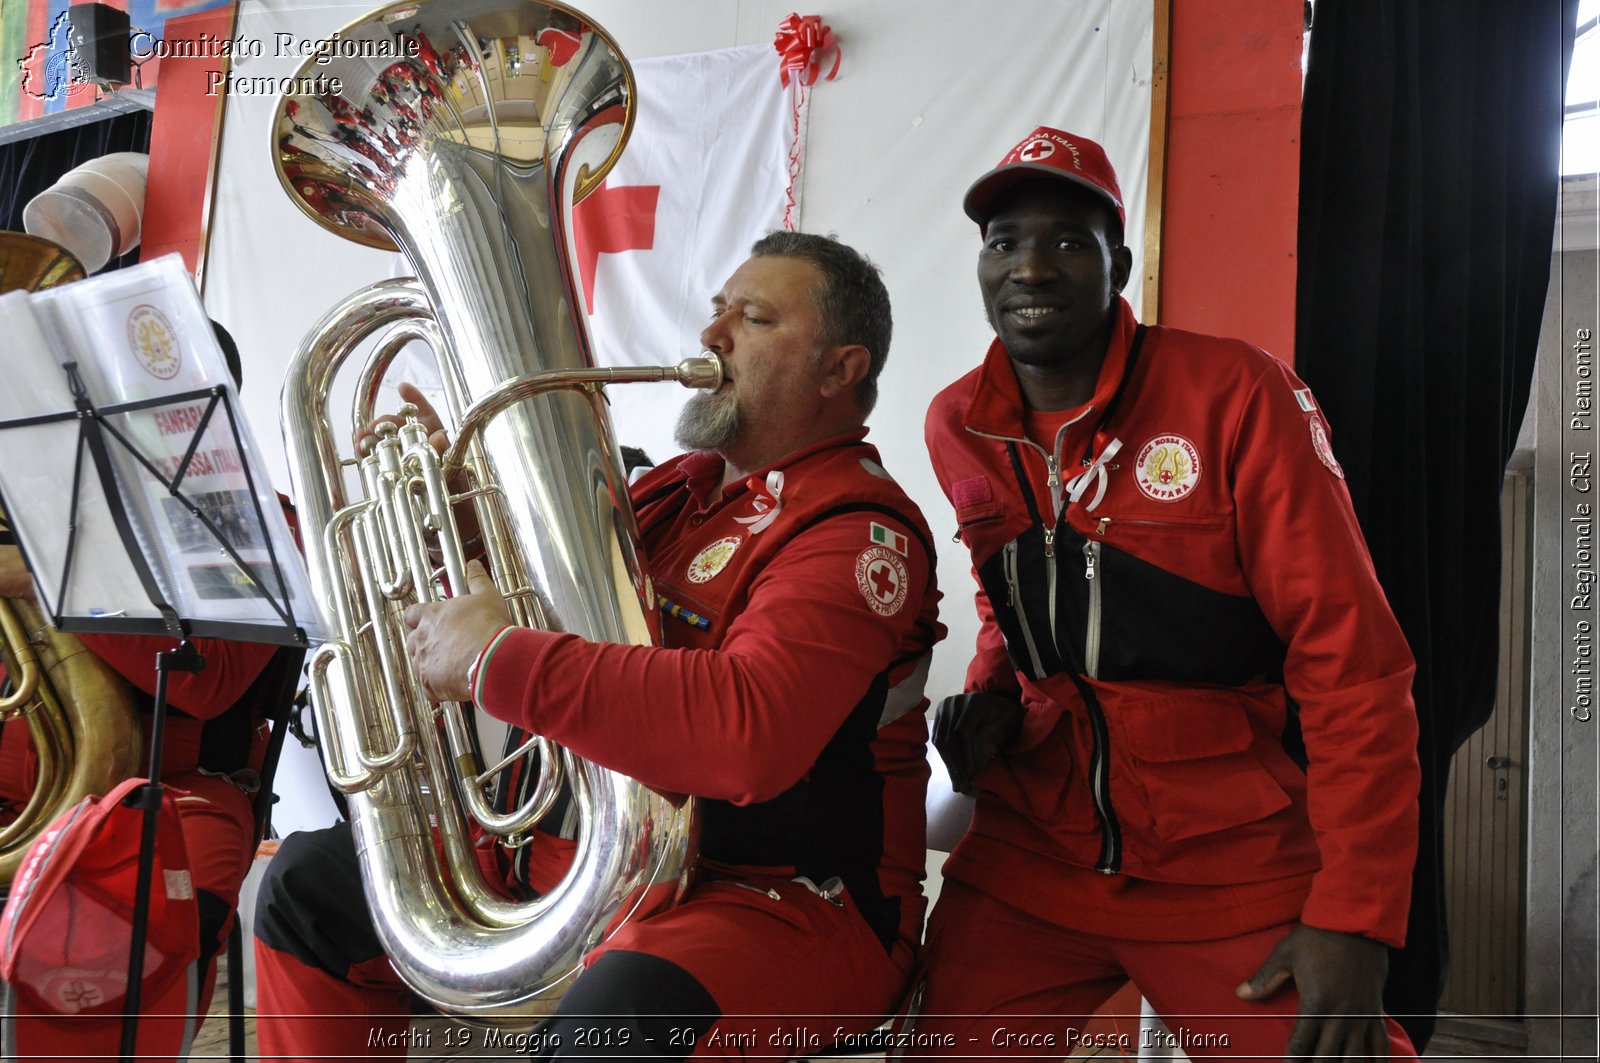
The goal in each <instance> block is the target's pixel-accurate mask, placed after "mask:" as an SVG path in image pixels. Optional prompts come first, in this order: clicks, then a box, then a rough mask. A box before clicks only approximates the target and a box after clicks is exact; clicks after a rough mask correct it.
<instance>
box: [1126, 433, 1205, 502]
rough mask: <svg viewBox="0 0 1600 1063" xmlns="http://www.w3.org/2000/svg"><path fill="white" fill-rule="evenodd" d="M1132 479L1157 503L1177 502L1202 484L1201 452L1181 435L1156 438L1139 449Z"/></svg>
mask: <svg viewBox="0 0 1600 1063" xmlns="http://www.w3.org/2000/svg"><path fill="white" fill-rule="evenodd" d="M1133 478H1134V480H1135V482H1137V483H1138V485H1139V490H1141V491H1143V492H1144V493H1145V494H1146V495H1148V496H1149V497H1151V498H1153V499H1155V500H1156V501H1157V502H1176V501H1177V500H1178V499H1180V498H1182V497H1184V496H1185V495H1187V494H1188V493H1189V492H1191V491H1193V490H1194V488H1195V485H1196V484H1198V483H1199V482H1200V452H1199V451H1198V450H1196V449H1195V446H1194V444H1193V443H1191V442H1189V440H1187V439H1185V438H1183V437H1182V436H1173V435H1165V436H1156V437H1155V438H1154V439H1152V440H1150V442H1148V443H1146V444H1145V445H1144V446H1142V447H1140V448H1139V457H1138V460H1137V461H1135V462H1134V466H1133Z"/></svg>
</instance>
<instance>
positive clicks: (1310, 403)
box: [1294, 388, 1317, 413]
mask: <svg viewBox="0 0 1600 1063" xmlns="http://www.w3.org/2000/svg"><path fill="white" fill-rule="evenodd" d="M1294 401H1296V402H1298V403H1299V404H1300V409H1302V410H1304V411H1305V412H1306V413H1316V412H1317V400H1316V399H1314V398H1312V397H1311V389H1310V388H1296V389H1295V392H1294Z"/></svg>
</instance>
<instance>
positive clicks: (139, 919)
mask: <svg viewBox="0 0 1600 1063" xmlns="http://www.w3.org/2000/svg"><path fill="white" fill-rule="evenodd" d="M125 272H127V271H125ZM165 272H166V273H167V274H170V273H171V268H170V264H169V265H168V266H167V267H166V269H165ZM169 282H170V277H167V278H164V279H161V280H160V281H159V284H163V285H164V284H167V283H169ZM80 283H82V284H93V283H95V282H80ZM74 287H76V286H74ZM146 294H147V293H146ZM168 294H169V295H170V293H168ZM187 297H188V298H189V299H190V300H192V301H193V303H194V307H195V308H198V298H197V297H195V296H194V294H193V288H192V287H187ZM7 298H10V297H7ZM182 298H183V297H182V295H181V293H180V296H179V301H180V303H181V302H182ZM16 305H17V304H16V303H15V302H12V303H10V304H8V308H14V307H16ZM179 309H180V310H184V311H187V310H188V309H189V308H188V307H184V306H180V307H179ZM200 313H201V320H205V319H204V316H203V311H201V312H200ZM24 316H25V315H24ZM18 320H19V319H18V318H15V317H13V319H12V320H11V322H10V323H11V324H16V323H17V321H18ZM23 323H24V324H27V322H26V321H24V322H23ZM46 327H47V330H48V331H54V332H55V333H56V335H55V336H54V337H53V342H51V343H50V346H51V347H53V348H55V349H57V350H61V349H69V350H78V349H81V347H82V344H76V345H75V344H73V343H71V342H70V341H63V339H62V337H61V334H60V331H59V330H56V329H48V325H47V326H46ZM39 335H41V336H42V335H44V332H40V333H39ZM206 335H207V337H208V338H209V336H210V332H209V321H207V333H206ZM212 342H213V343H214V341H212ZM37 346H38V344H37V343H35V347H37ZM212 354H213V355H214V356H215V357H216V358H217V359H218V360H219V361H220V354H217V353H216V352H215V348H214V346H213V347H212ZM81 370H82V367H81V365H80V363H79V362H78V361H76V360H74V361H66V362H62V363H60V371H62V372H64V374H65V378H66V392H67V394H68V395H70V398H71V406H70V408H68V409H55V410H50V411H48V412H43V413H37V414H32V415H28V416H20V417H18V416H13V417H11V418H9V419H5V420H0V436H3V435H4V434H5V433H8V432H28V431H32V432H34V433H36V434H35V435H34V437H33V438H34V440H35V441H39V440H43V439H44V438H46V436H48V435H49V434H50V433H51V432H52V431H53V432H55V433H57V435H56V439H57V441H59V439H60V436H59V433H60V431H61V430H63V429H66V430H68V431H70V426H71V424H72V423H73V422H76V424H77V432H76V437H75V446H74V447H73V452H72V458H71V466H72V469H71V476H70V485H71V486H70V496H69V508H68V510H67V518H66V524H67V529H68V530H67V535H66V539H65V542H64V544H62V548H60V549H56V544H57V543H59V541H60V528H59V525H57V526H54V527H44V526H41V525H40V523H38V522H39V521H42V520H43V519H45V517H49V518H51V522H52V523H54V522H55V521H56V520H57V519H58V518H56V517H54V516H53V515H51V514H45V515H44V516H41V515H40V514H38V513H36V512H35V507H31V506H24V507H22V508H21V509H19V508H18V507H16V506H7V507H6V511H7V516H8V519H9V521H10V524H11V527H12V529H13V530H14V531H15V532H16V534H17V542H18V546H19V548H21V550H22V552H23V556H24V560H26V561H28V562H29V569H30V571H31V572H32V573H33V574H34V577H35V582H36V585H37V589H38V592H39V600H40V604H41V607H42V608H43V609H44V611H45V612H46V613H47V614H48V615H49V616H50V619H51V622H52V623H54V624H55V625H56V627H57V628H58V629H60V630H62V631H72V632H101V633H108V634H146V635H151V634H153V635H161V634H166V635H171V636H172V637H173V638H175V639H176V640H177V641H178V645H177V646H176V647H175V648H174V649H171V650H165V651H162V652H159V653H157V655H156V662H155V663H156V683H155V702H154V707H153V717H152V724H151V733H150V755H149V778H148V780H147V781H146V782H145V784H144V785H143V786H141V787H138V788H137V789H135V790H134V791H133V793H132V794H131V795H130V796H129V798H128V799H127V802H126V803H127V804H128V805H129V806H130V807H134V808H138V809H140V811H141V812H142V823H141V827H142V831H141V841H140V850H139V864H138V868H137V877H136V885H135V896H134V912H133V920H132V926H131V935H132V937H131V941H130V948H129V958H128V982H127V987H126V990H125V1001H126V1009H127V1010H126V1013H125V1015H124V1017H123V1028H122V1058H123V1059H124V1060H129V1061H131V1060H132V1059H133V1058H134V1053H135V1051H136V1048H137V1035H138V1034H137V1032H138V1021H139V1007H140V998H141V993H142V981H143V972H144V947H145V941H146V936H147V932H148V919H149V904H150V893H151V884H152V878H153V869H154V846H155V838H156V828H157V825H158V813H159V811H160V808H161V804H162V795H163V790H164V787H163V785H162V783H161V756H162V742H163V737H164V731H165V721H166V711H167V682H168V678H169V675H170V673H171V672H173V671H199V670H200V669H201V668H202V667H204V664H205V661H204V658H203V657H202V656H201V654H200V653H199V652H198V651H197V650H196V648H195V646H194V645H193V643H192V642H190V638H191V636H197V635H198V636H208V637H216V638H228V639H234V640H237V641H244V642H264V643H270V644H275V645H288V646H299V647H304V646H306V645H307V643H308V638H309V636H308V630H307V629H308V627H310V626H311V625H310V624H309V623H308V622H307V621H305V620H304V619H302V618H299V617H297V616H296V613H295V604H294V603H295V601H296V600H298V601H300V602H309V600H310V599H309V595H308V593H306V589H305V588H306V580H305V575H304V572H303V570H302V569H300V568H298V567H297V566H298V563H299V555H298V554H297V553H295V551H294V547H293V543H292V540H290V539H289V538H288V535H287V529H286V526H285V524H284V521H283V516H282V513H281V512H277V511H276V510H274V511H270V512H269V511H268V510H267V509H265V508H264V507H263V504H262V496H263V495H264V494H267V493H266V492H265V491H264V490H263V489H262V486H261V485H262V484H263V483H264V481H262V480H260V479H259V478H258V477H257V475H256V472H255V470H254V468H253V467H252V465H253V462H252V460H251V457H250V455H251V450H252V448H251V446H250V445H249V441H248V438H249V437H248V431H247V430H246V428H245V426H244V425H243V424H241V422H240V419H239V417H238V414H237V410H236V405H235V401H234V398H233V395H232V393H231V388H230V387H228V386H225V385H214V386H210V387H203V388H197V389H196V388H191V389H188V390H179V391H175V392H174V393H171V394H165V395H160V396H157V397H153V398H145V399H139V400H134V401H127V402H112V403H107V404H104V405H100V406H97V405H96V404H95V403H94V401H93V399H92V397H91V394H90V387H89V386H88V385H87V383H86V381H85V377H84V373H83V372H82V371H81ZM55 404H56V405H59V401H57V402H56V403H55ZM14 406H15V404H13V407H12V408H13V411H14ZM219 412H220V415H219ZM152 422H155V423H159V424H160V426H161V436H162V438H161V442H160V444H159V445H158V446H151V445H150V444H149V442H148V437H149V435H150V433H148V432H143V433H141V431H140V429H141V428H142V427H148V425H149V424H150V423H152ZM213 429H218V430H221V429H225V431H219V432H218V433H217V434H219V435H220V436H221V445H220V446H219V445H216V444H215V442H214V443H213V445H212V447H211V448H210V449H208V450H202V449H201V448H202V446H203V441H205V440H207V439H208V438H210V439H213V440H215V436H213V434H212V433H213ZM141 435H144V436H145V437H146V438H145V439H141V438H140V437H141ZM230 443H231V446H230V445H229V444H230ZM19 449H20V448H19ZM163 451H164V453H163ZM219 467H225V469H224V471H223V472H220V473H218V472H217V469H218V468H219ZM202 470H203V471H202ZM214 473H215V475H213V474H214ZM7 475H9V474H8V473H7V472H6V471H5V470H0V487H4V486H5V479H6V476H7ZM25 482H27V483H28V486H30V487H32V488H33V489H34V490H37V489H38V487H39V482H40V481H39V478H38V475H37V474H35V478H34V480H33V481H31V482H28V481H25ZM197 482H198V483H201V484H206V483H208V482H210V483H211V484H213V485H214V484H217V483H220V484H222V485H224V486H228V485H237V484H239V483H240V482H242V484H243V490H214V491H202V492H195V491H194V490H192V488H191V486H190V485H191V484H194V483H197ZM158 493H159V494H160V497H159V498H157V497H155V496H156V495H157V494H158ZM241 497H244V498H248V504H245V505H241V504H240V499H241ZM267 497H268V498H269V499H270V498H271V496H270V495H269V494H267ZM157 503H159V505H158V504H157ZM45 508H46V509H48V508H49V507H45ZM86 516H87V517H89V520H88V522H87V523H85V518H86ZM274 518H275V519H274ZM107 520H109V522H110V524H111V526H112V528H113V529H114V533H115V534H114V540H115V541H116V542H117V543H119V544H120V548H121V552H122V554H123V557H122V558H111V557H108V556H106V555H107V554H108V553H109V550H108V548H107V543H108V542H109V541H111V540H112V538H113V537H112V536H110V535H109V534H108V533H107V530H106V529H105V528H104V527H103V526H102V525H103V524H104V523H105V522H106V521H107ZM197 540H198V543H197ZM85 542H92V547H91V548H89V549H91V550H92V553H93V556H91V557H89V558H87V559H86V558H84V557H82V556H80V555H81V552H82V551H83V550H84V549H86V548H85V547H84V545H83V544H84V543H85ZM30 544H31V545H33V546H34V547H36V548H39V549H35V550H34V554H35V556H34V557H30ZM44 544H49V546H50V550H48V551H46V550H44V549H43V547H44ZM174 550H176V551H178V554H179V556H180V557H181V556H182V554H184V553H188V554H209V553H210V552H211V551H213V550H216V551H220V553H221V554H222V556H223V557H225V558H226V561H225V562H223V563H218V562H215V561H213V560H200V559H196V560H195V561H194V562H193V563H188V564H187V567H186V568H185V567H183V565H184V564H185V563H183V562H179V563H178V564H177V565H176V566H175V563H174V558H173V557H172V556H169V552H171V551H174ZM44 552H53V553H55V554H57V555H58V556H59V567H55V566H47V565H45V564H43V563H42V561H43V559H42V558H41V557H39V556H38V555H39V554H41V553H44ZM247 554H248V555H251V556H250V557H247V556H246V555H247ZM252 558H254V560H252ZM35 560H39V561H41V564H39V565H38V566H36V565H35V564H34V561H35ZM123 560H125V561H126V562H127V567H126V568H125V569H121V573H122V575H123V577H124V578H123V579H122V580H121V584H120V587H121V590H120V592H119V593H122V594H124V595H127V594H129V593H130V592H131V587H132V584H131V583H130V582H129V581H128V580H127V579H126V578H125V577H126V574H127V573H128V572H131V573H132V576H133V578H134V580H135V581H136V585H137V590H138V593H139V594H140V595H142V597H143V599H144V601H143V602H136V601H132V600H125V601H123V602H122V603H120V604H121V605H122V606H123V607H122V608H117V609H105V608H103V607H101V606H98V605H97V606H94V607H92V608H88V609H85V608H83V607H82V606H81V605H80V606H77V607H73V605H72V604H71V603H73V602H74V601H75V595H76V593H77V590H76V589H77V588H79V587H81V586H83V585H85V584H87V583H90V582H92V581H90V580H86V579H85V578H84V573H85V572H87V571H89V570H90V569H91V568H95V567H97V566H98V567H100V568H101V569H102V570H103V569H104V568H105V567H106V566H108V565H110V566H112V567H114V568H115V567H118V566H119V565H120V562H121V561H123ZM263 562H264V563H263ZM219 573H220V576H219ZM111 582H113V583H116V582H117V580H116V578H113V579H112V581H111ZM52 591H54V593H51V592H52ZM208 595H209V596H211V597H208ZM92 597H93V596H92V595H91V596H90V598H92ZM262 603H264V607H263V605H262ZM136 614H138V615H136Z"/></svg>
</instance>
